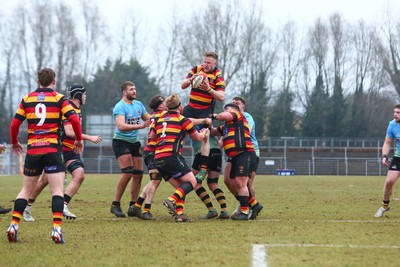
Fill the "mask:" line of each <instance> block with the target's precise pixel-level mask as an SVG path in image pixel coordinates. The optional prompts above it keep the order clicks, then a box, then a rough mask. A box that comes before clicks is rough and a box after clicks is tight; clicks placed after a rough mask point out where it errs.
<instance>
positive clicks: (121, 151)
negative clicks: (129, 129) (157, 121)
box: [112, 139, 142, 158]
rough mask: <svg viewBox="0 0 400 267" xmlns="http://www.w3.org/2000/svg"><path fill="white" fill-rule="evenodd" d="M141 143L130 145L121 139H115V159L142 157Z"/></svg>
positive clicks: (113, 145) (113, 144)
mask: <svg viewBox="0 0 400 267" xmlns="http://www.w3.org/2000/svg"><path fill="white" fill-rule="evenodd" d="M140 146H141V144H140V142H139V141H137V142H135V143H130V142H127V141H124V140H120V139H113V142H112V148H113V151H114V155H115V158H119V157H120V156H122V155H132V157H142V152H141V151H140Z"/></svg>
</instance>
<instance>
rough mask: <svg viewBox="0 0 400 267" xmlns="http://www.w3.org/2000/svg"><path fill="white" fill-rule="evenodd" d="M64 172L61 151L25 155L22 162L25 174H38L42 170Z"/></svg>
mask: <svg viewBox="0 0 400 267" xmlns="http://www.w3.org/2000/svg"><path fill="white" fill-rule="evenodd" d="M43 171H44V172H45V173H58V172H65V162H64V157H63V154H62V152H59V153H49V154H39V155H26V157H25V164H24V175H25V176H39V175H41V174H42V172H43Z"/></svg>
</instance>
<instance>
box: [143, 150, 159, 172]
mask: <svg viewBox="0 0 400 267" xmlns="http://www.w3.org/2000/svg"><path fill="white" fill-rule="evenodd" d="M143 160H144V164H146V166H147V169H148V170H154V169H157V167H156V165H155V164H154V152H144V153H143Z"/></svg>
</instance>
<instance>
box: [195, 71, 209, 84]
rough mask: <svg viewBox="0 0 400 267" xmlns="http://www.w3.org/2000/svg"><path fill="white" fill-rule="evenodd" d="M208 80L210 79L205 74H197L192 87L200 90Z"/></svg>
mask: <svg viewBox="0 0 400 267" xmlns="http://www.w3.org/2000/svg"><path fill="white" fill-rule="evenodd" d="M207 80H208V78H207V75H206V74H205V73H199V74H197V76H196V78H194V79H193V82H192V87H193V88H198V87H199V86H200V84H202V83H203V82H205V81H207Z"/></svg>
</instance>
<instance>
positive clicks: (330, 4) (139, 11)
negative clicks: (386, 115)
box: [0, 0, 400, 28]
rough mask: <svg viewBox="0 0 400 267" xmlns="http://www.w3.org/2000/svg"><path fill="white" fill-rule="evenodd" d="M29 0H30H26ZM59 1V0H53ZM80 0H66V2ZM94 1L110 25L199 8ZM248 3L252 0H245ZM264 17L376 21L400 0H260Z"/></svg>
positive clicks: (172, 0)
mask: <svg viewBox="0 0 400 267" xmlns="http://www.w3.org/2000/svg"><path fill="white" fill-rule="evenodd" d="M25 1H31V0H25ZM56 1H59V0H56ZM78 1H79V0H69V1H68V4H69V5H72V3H74V2H76V3H78ZM92 1H93V2H95V3H97V4H98V6H99V8H100V9H101V12H102V13H103V14H104V16H105V17H106V18H107V20H108V22H109V23H110V24H111V25H116V24H117V21H120V17H121V16H125V17H126V19H129V14H130V12H132V13H131V15H132V16H137V17H138V18H139V19H141V20H144V21H146V24H147V25H149V26H151V27H154V28H157V27H158V26H159V25H162V24H164V23H166V22H168V21H169V20H170V19H171V17H172V15H171V14H174V15H175V16H178V17H180V16H186V15H188V14H190V12H191V10H193V9H201V6H202V5H205V4H202V3H201V2H199V1H198V0H92ZM219 1H222V2H223V1H224V0H219ZM246 1H247V2H248V3H251V2H254V0H246ZM18 2H19V1H18V0H13V1H10V0H0V10H1V13H2V14H6V13H7V12H8V11H9V10H10V8H11V7H13V6H15V5H16V3H18ZM261 2H262V3H263V8H264V13H265V15H266V16H265V19H266V21H267V23H268V24H269V25H271V26H272V27H275V26H279V25H281V24H283V23H285V22H287V21H289V20H294V21H295V22H297V23H298V25H299V26H302V25H303V26H304V25H309V24H311V23H312V22H313V21H314V20H315V19H316V18H318V17H321V18H323V19H325V18H328V16H329V15H331V14H332V13H334V12H339V13H341V14H342V15H343V16H344V18H345V19H347V20H349V21H350V22H355V21H357V20H359V19H364V20H366V21H367V22H372V21H379V20H380V19H381V18H382V14H384V11H383V10H384V8H385V6H387V4H388V3H389V6H391V12H392V13H393V14H396V13H399V11H400V1H399V0H329V1H327V0H263V1H261Z"/></svg>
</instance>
